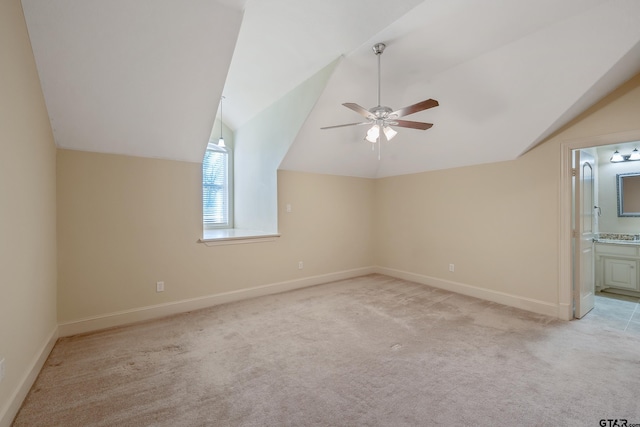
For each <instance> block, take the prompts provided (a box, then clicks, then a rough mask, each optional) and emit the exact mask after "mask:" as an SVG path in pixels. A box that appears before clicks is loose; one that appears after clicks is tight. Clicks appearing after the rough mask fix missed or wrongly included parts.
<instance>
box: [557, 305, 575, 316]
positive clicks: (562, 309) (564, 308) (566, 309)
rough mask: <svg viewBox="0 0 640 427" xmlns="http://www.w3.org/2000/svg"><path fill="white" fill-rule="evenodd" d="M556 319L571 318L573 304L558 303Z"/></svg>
mask: <svg viewBox="0 0 640 427" xmlns="http://www.w3.org/2000/svg"><path fill="white" fill-rule="evenodd" d="M558 319H561V320H573V304H564V303H560V304H558Z"/></svg>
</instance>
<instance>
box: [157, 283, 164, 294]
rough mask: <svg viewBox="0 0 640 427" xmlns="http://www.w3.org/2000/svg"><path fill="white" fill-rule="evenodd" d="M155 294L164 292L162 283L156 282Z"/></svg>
mask: <svg viewBox="0 0 640 427" xmlns="http://www.w3.org/2000/svg"><path fill="white" fill-rule="evenodd" d="M156 292H164V282H156Z"/></svg>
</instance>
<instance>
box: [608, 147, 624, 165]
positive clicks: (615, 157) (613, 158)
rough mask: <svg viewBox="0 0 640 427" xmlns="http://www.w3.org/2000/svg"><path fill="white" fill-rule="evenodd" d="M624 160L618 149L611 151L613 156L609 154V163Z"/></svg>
mask: <svg viewBox="0 0 640 427" xmlns="http://www.w3.org/2000/svg"><path fill="white" fill-rule="evenodd" d="M618 162H624V157H622V154H620V152H619V151H618V150H616V151H614V152H613V156H611V163H618Z"/></svg>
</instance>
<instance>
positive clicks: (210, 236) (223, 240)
mask: <svg viewBox="0 0 640 427" xmlns="http://www.w3.org/2000/svg"><path fill="white" fill-rule="evenodd" d="M279 237H280V234H279V233H269V232H266V231H255V230H241V229H239V228H229V229H220V230H206V231H205V232H204V234H203V236H202V239H200V240H198V243H204V244H205V245H207V246H220V245H239V244H242V243H262V242H273V241H275V240H276V239H277V238H279Z"/></svg>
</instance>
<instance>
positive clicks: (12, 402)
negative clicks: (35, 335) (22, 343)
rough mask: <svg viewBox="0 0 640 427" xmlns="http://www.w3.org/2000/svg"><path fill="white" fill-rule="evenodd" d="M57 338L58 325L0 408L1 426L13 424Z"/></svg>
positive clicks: (5, 426) (6, 426) (7, 426)
mask: <svg viewBox="0 0 640 427" xmlns="http://www.w3.org/2000/svg"><path fill="white" fill-rule="evenodd" d="M57 340H58V328H57V327H56V328H54V330H53V331H52V332H51V334H49V337H48V338H47V340H46V341H45V343H44V344H43V346H42V348H41V349H40V351H39V352H38V353H37V354H36V355H35V357H34V358H33V360H32V362H31V364H30V365H29V369H28V370H27V372H26V373H25V375H24V376H23V377H22V380H21V381H20V383H19V384H18V387H17V388H16V390H15V391H14V392H13V394H12V395H11V397H10V398H9V401H8V402H7V403H6V404H5V405H4V407H2V408H0V427H9V426H11V423H12V422H13V419H14V418H15V416H16V415H17V414H18V411H19V410H20V406H22V402H23V401H24V399H25V398H26V397H27V394H28V393H29V390H31V386H32V385H33V383H34V382H35V381H36V378H37V377H38V374H39V373H40V370H41V369H42V367H43V366H44V363H45V362H46V361H47V357H49V354H50V353H51V350H53V346H54V345H55V343H56V341H57Z"/></svg>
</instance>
